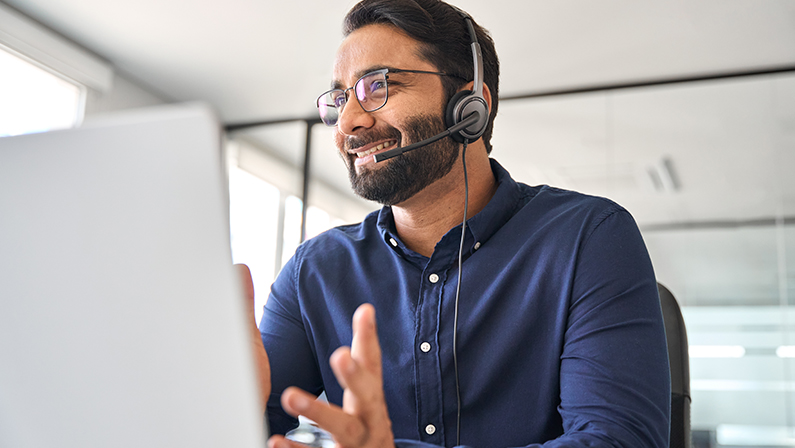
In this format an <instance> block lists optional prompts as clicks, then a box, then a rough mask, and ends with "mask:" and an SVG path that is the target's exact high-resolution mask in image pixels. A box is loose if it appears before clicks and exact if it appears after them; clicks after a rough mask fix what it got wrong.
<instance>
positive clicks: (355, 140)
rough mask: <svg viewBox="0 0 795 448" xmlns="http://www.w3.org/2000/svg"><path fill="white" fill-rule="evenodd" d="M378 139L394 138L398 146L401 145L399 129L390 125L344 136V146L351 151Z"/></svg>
mask: <svg viewBox="0 0 795 448" xmlns="http://www.w3.org/2000/svg"><path fill="white" fill-rule="evenodd" d="M379 140H396V141H397V142H398V146H401V143H402V141H403V135H402V134H401V133H400V131H398V130H397V129H395V128H394V127H391V126H390V127H389V128H387V129H380V130H377V131H376V130H373V131H368V132H365V133H362V134H359V135H351V136H348V137H346V138H345V142H344V146H345V149H346V150H348V151H353V150H356V149H358V148H361V147H363V146H367V145H369V144H370V143H373V142H377V141H379Z"/></svg>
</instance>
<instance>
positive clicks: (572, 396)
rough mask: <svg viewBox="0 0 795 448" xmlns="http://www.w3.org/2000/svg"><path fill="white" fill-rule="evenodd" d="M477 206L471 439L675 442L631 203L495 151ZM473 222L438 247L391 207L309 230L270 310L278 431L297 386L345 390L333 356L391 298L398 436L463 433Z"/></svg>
mask: <svg viewBox="0 0 795 448" xmlns="http://www.w3.org/2000/svg"><path fill="white" fill-rule="evenodd" d="M492 170H493V172H494V175H495V178H496V180H497V182H498V188H497V191H496V194H495V195H494V197H493V198H492V199H491V201H490V202H489V203H488V205H487V206H486V207H485V208H484V209H483V210H482V211H481V212H480V213H478V214H477V215H476V216H474V217H472V218H471V219H469V221H467V228H466V237H465V246H464V247H465V249H464V262H463V280H462V285H461V296H460V303H459V323H458V365H459V376H460V386H461V389H460V393H461V402H462V404H461V444H462V445H468V446H473V447H484V448H485V447H518V446H531V447H537V446H540V444H542V443H544V442H548V441H551V442H549V443H546V444H544V446H545V447H562V446H566V447H586V446H587V447H608V446H610V447H613V446H615V447H618V446H621V447H632V448H641V447H659V448H662V447H667V446H668V431H669V429H668V428H669V427H668V425H669V402H670V381H669V371H668V354H667V351H666V342H665V333H664V327H663V322H662V314H661V311H660V304H659V299H658V296H657V287H656V282H655V278H654V273H653V271H652V266H651V262H650V260H649V256H648V253H647V251H646V248H645V245H644V244H643V240H642V238H641V235H640V233H639V231H638V229H637V226H636V224H635V222H634V220H633V219H632V217H631V216H630V214H629V213H628V212H627V211H626V210H625V209H623V208H622V207H620V206H619V205H617V204H615V203H613V202H611V201H609V200H607V199H603V198H598V197H593V196H587V195H583V194H579V193H574V192H571V191H565V190H560V189H556V188H551V187H548V186H540V187H530V186H527V185H524V184H521V183H517V182H515V181H514V180H513V179H511V177H510V176H509V174H508V172H507V171H505V169H503V168H502V167H501V166H500V165H499V164H498V163H497V162H496V161H494V160H492ZM460 237H461V226H460V225H459V226H458V227H456V228H453V229H452V230H450V231H449V232H448V233H447V234H446V235H445V236H444V237H443V238H442V239H441V241H439V243H438V244H437V245H436V247H435V249H434V252H433V255H432V256H431V257H430V258H427V257H424V256H422V255H419V254H417V253H415V252H413V251H411V250H409V249H408V248H407V247H406V246H405V245H404V244H403V243H402V242H401V240H400V238H399V237H398V235H397V232H396V231H395V225H394V219H393V216H392V210H391V209H390V208H389V207H384V208H382V209H381V210H380V211H377V212H373V213H371V214H370V215H368V216H367V217H366V218H365V220H364V221H363V222H362V223H360V224H357V225H350V226H342V227H338V228H335V229H332V230H329V231H327V232H325V233H323V234H322V235H320V236H318V237H316V238H313V239H311V240H309V241H307V242H305V243H303V244H302V245H301V246H300V247H299V248H298V250H297V251H296V253H295V255H294V257H293V258H292V259H291V260H290V261H289V262H288V263H287V265H286V266H285V267H284V269H283V270H282V272H281V273H280V274H279V276H278V278H277V280H276V282H275V283H274V284H273V287H272V289H271V295H270V298H269V299H268V302H267V304H266V305H265V312H264V314H263V318H262V321H261V324H260V330H261V333H262V340H263V343H264V345H265V349H266V351H267V352H268V356H269V358H270V362H271V367H272V384H273V391H272V395H271V399H270V402H269V404H268V414H269V421H270V425H271V426H270V427H271V431H272V432H273V433H284V432H285V431H288V430H290V429H292V428H293V427H294V426H295V425H296V421H295V419H293V418H292V417H290V416H288V415H287V414H285V413H284V411H283V410H282V409H281V406H280V404H279V396H280V394H281V392H282V391H283V390H284V389H285V388H286V387H288V386H298V387H300V388H302V389H304V390H307V391H309V392H313V393H315V394H319V393H321V392H322V391H324V390H325V391H326V394H327V397H328V400H329V401H330V402H332V403H336V404H341V403H342V392H343V391H342V389H341V388H340V386H339V384H338V383H337V381H336V379H335V377H334V373H333V372H332V370H331V368H330V367H329V364H328V362H329V357H330V356H331V354H332V352H334V350H336V349H337V348H338V347H340V346H342V345H350V343H351V336H352V335H351V318H352V316H353V313H354V311H355V310H356V308H357V307H358V306H359V305H361V304H363V303H366V302H369V303H372V304H373V305H374V306H375V309H376V320H377V327H378V335H379V340H380V343H381V347H382V351H383V371H384V389H385V393H386V401H387V406H388V408H389V416H390V418H391V420H392V425H393V431H394V434H395V438H396V439H398V440H396V442H397V444H398V445H399V446H430V445H441V446H453V445H455V444H456V411H457V401H456V391H455V376H454V370H453V355H452V347H453V314H454V305H455V303H454V302H455V289H456V280H457V275H458V262H457V258H458V247H459V242H460Z"/></svg>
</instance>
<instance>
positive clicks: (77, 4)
mask: <svg viewBox="0 0 795 448" xmlns="http://www.w3.org/2000/svg"><path fill="white" fill-rule="evenodd" d="M354 3H355V2H354V1H352V0H306V1H301V2H276V1H271V0H263V1H260V2H252V1H248V0H227V1H225V2H219V1H200V2H195V1H193V2H191V1H187V0H169V1H165V2H164V1H158V0H138V1H135V2H133V1H129V0H112V1H107V0H105V1H101V0H80V1H77V0H0V19H1V20H0V64H8V65H5V66H3V67H6V68H4V69H3V70H0V84H5V86H0V92H2V93H3V94H4V95H7V96H6V98H7V100H6V101H0V103H4V102H5V103H6V104H7V105H9V104H13V103H12V102H11V101H10V100H8V98H12V97H13V99H16V100H18V101H20V102H19V103H16V105H15V106H14V107H13V109H12V111H11V112H9V108H8V107H6V108H5V110H4V107H3V105H2V104H0V117H3V118H2V119H1V120H0V126H4V128H0V136H2V135H13V134H18V133H23V132H33V131H43V130H47V129H58V128H64V127H70V126H78V125H80V123H82V122H90V121H91V120H92V119H95V118H97V117H100V116H103V115H106V114H112V113H115V112H118V111H123V110H126V109H134V108H141V107H149V106H158V105H162V104H168V103H177V102H188V101H202V102H206V103H209V104H210V105H211V106H212V107H213V108H214V109H215V110H216V111H217V113H218V116H219V119H220V120H221V121H222V123H224V124H225V125H228V126H229V129H230V132H228V133H227V136H226V141H225V148H226V150H227V151H226V152H227V157H228V159H227V160H228V165H229V167H230V174H229V177H230V190H231V192H230V202H231V221H232V238H231V239H232V245H233V256H234V257H235V258H236V261H240V262H246V263H248V264H249V265H251V267H252V270H253V271H254V275H255V284H256V287H257V292H258V306H261V305H262V304H263V303H264V300H266V298H267V290H268V286H269V284H270V282H271V281H272V280H273V278H274V276H275V275H276V273H277V272H278V270H279V268H280V267H281V265H282V264H283V263H284V262H285V261H286V260H287V259H288V258H289V256H290V255H291V254H292V251H294V250H295V247H296V246H297V244H298V243H299V242H300V240H301V238H302V232H304V233H305V235H306V237H311V236H312V235H315V234H317V233H319V232H321V231H323V230H325V229H327V228H329V227H330V226H333V225H338V224H343V223H349V222H356V221H359V220H361V219H362V217H363V216H365V215H366V214H367V213H369V212H371V211H373V210H376V209H377V206H376V205H375V204H372V203H368V202H366V201H363V200H361V199H359V198H357V197H355V196H354V195H353V194H352V193H351V192H350V189H349V186H348V180H347V173H346V170H345V168H344V166H343V164H342V162H341V161H340V160H339V158H338V156H337V150H336V149H335V147H334V146H333V143H332V140H331V136H332V133H333V132H334V131H333V129H332V128H327V127H325V126H324V125H322V124H317V122H316V110H315V108H314V101H315V98H316V97H317V95H318V94H319V93H320V92H322V91H324V90H326V89H327V86H328V84H329V82H330V79H331V66H332V64H333V60H334V52H335V50H336V47H337V45H338V44H339V42H340V41H341V39H342V35H341V20H342V17H343V16H344V14H345V12H346V11H347V10H348V9H349V8H350V7H351V6H352V5H353V4H354ZM454 4H456V5H457V6H459V7H461V8H463V9H465V10H467V11H468V12H470V13H471V14H472V16H473V17H474V18H475V20H476V21H478V22H479V23H480V24H481V25H483V26H484V27H485V28H487V29H489V30H490V31H491V33H492V36H493V38H494V40H495V42H496V47H497V51H498V54H499V55H500V58H501V66H502V67H501V68H502V74H501V86H500V98H501V102H500V107H499V114H498V117H497V119H496V122H495V130H494V137H493V146H494V151H493V153H492V156H493V157H494V158H496V159H497V160H498V161H499V162H500V163H501V164H502V165H503V166H505V167H506V168H507V169H508V171H509V172H510V173H511V174H512V175H513V177H514V178H516V179H517V180H520V181H522V182H525V183H528V184H533V185H535V184H549V185H553V186H557V187H561V188H568V189H574V190H578V191H581V192H584V193H588V194H594V195H599V196H605V197H608V198H611V199H613V200H615V201H616V202H618V203H620V204H621V205H623V206H624V207H626V208H627V209H628V210H629V211H630V212H631V213H632V214H633V216H634V217H635V220H636V221H637V223H638V225H639V227H640V229H641V232H642V234H643V237H644V239H645V241H646V244H647V247H648V250H649V253H650V256H651V258H652V261H653V264H654V268H655V272H656V275H657V279H658V281H659V282H660V283H662V284H664V285H665V286H666V287H668V288H669V289H670V290H671V291H672V292H673V294H674V296H675V297H676V298H677V300H678V301H679V303H680V305H681V307H682V312H683V314H684V317H685V322H686V325H687V332H688V339H689V344H690V368H691V371H690V375H691V395H692V421H691V426H692V429H693V446H694V447H724V446H725V447H773V446H776V447H779V446H780V447H795V312H793V310H794V309H795V308H793V306H792V305H791V303H792V302H795V175H794V174H793V173H795V3H793V2H791V1H782V0H770V1H765V2H748V1H744V0H743V1H741V0H696V1H692V2H666V3H655V4H650V3H637V2H631V1H629V0H610V1H607V0H605V1H602V0H600V1H591V0H568V1H563V2H545V1H538V0H533V1H519V0H494V1H491V2H480V1H477V0H458V1H455V2H454ZM19 61H21V63H23V64H28V65H27V66H26V67H27V68H24V69H19V70H22V72H21V73H28V72H25V70H34V71H35V70H39V72H41V73H44V75H41V76H45V75H46V76H50V77H52V79H53V80H51V81H47V82H50V84H51V87H52V85H55V84H57V85H58V86H60V87H58V88H55V87H53V89H54V90H47V89H45V88H43V87H40V86H39V87H33V88H31V90H30V92H32V93H30V92H29V93H25V92H27V91H24V89H19V87H18V86H17V85H13V83H14V82H17V81H15V80H14V79H12V80H9V79H8V75H9V73H11V70H10V69H8V67H10V66H11V64H17V65H18V64H19ZM17 65H14V66H15V67H17ZM31 67H32V68H31ZM15 70H16V69H15ZM4 73H5V75H4ZM30 73H32V72H30ZM37 73H38V72H37ZM4 76H6V77H5V78H4ZM24 78H26V79H32V78H34V76H32V75H25V76H24ZM48 88H49V87H48ZM59 89H60V90H59ZM42 92H45V93H46V92H52V93H48V94H46V95H45V94H42ZM58 92H60V93H58ZM23 93H24V94H25V95H29V96H20V95H22V94H23ZM32 96H36V98H35V99H32ZM56 96H57V97H58V98H59V100H63V101H64V102H63V103H59V104H61V106H58V107H56V106H52V105H51V103H50V102H49V101H51V100H52V99H53V98H55V97H56ZM44 109H46V110H48V111H51V112H52V114H51V115H53V116H52V117H45V118H48V119H50V121H49V122H48V123H49V124H47V123H45V124H40V123H36V124H33V125H30V126H28V127H25V126H26V124H25V123H21V122H20V120H22V119H23V118H25V116H26V113H27V112H25V111H29V112H30V113H29V115H31V116H36V117H38V118H41V117H42V115H46V114H43V113H42V112H41V111H42V110H44ZM58 111H62V112H63V114H62V115H58V116H55V115H56V112H58ZM4 122H5V123H6V125H3V123H4ZM255 123H258V125H257V126H253V124H255ZM153 163H157V161H156V160H155V161H153ZM304 202H306V204H308V206H307V207H306V208H305V210H304V207H303V206H302V204H303V203H304Z"/></svg>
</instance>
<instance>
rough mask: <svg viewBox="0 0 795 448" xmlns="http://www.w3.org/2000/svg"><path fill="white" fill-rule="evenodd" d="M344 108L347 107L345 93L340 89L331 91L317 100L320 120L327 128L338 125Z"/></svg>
mask: <svg viewBox="0 0 795 448" xmlns="http://www.w3.org/2000/svg"><path fill="white" fill-rule="evenodd" d="M343 106H345V92H343V91H342V90H339V89H335V90H329V91H328V92H326V93H324V94H323V95H320V96H319V97H318V99H317V111H318V112H319V113H320V119H321V120H323V123H325V124H326V125H327V126H334V125H336V124H337V119H338V118H339V116H340V110H342V108H343Z"/></svg>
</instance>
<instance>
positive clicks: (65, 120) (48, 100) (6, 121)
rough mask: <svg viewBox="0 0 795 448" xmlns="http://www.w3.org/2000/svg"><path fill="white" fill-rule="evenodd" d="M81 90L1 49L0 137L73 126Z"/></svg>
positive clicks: (77, 118)
mask: <svg viewBox="0 0 795 448" xmlns="http://www.w3.org/2000/svg"><path fill="white" fill-rule="evenodd" d="M83 90H84V89H83V88H82V87H81V86H78V85H76V84H73V83H71V82H69V81H66V80H65V79H63V78H61V77H59V76H57V75H54V74H53V73H50V72H49V71H47V70H44V69H42V68H40V67H39V66H37V65H35V64H32V63H30V62H28V61H26V60H25V59H22V58H20V57H18V56H16V55H15V54H12V53H10V52H8V51H4V50H3V49H2V48H0V98H2V101H0V137H5V136H10V135H19V134H27V133H31V132H42V131H49V130H53V129H63V128H69V127H72V126H74V125H75V124H77V123H78V122H79V121H80V120H81V119H82V108H83V98H84V94H83Z"/></svg>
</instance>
